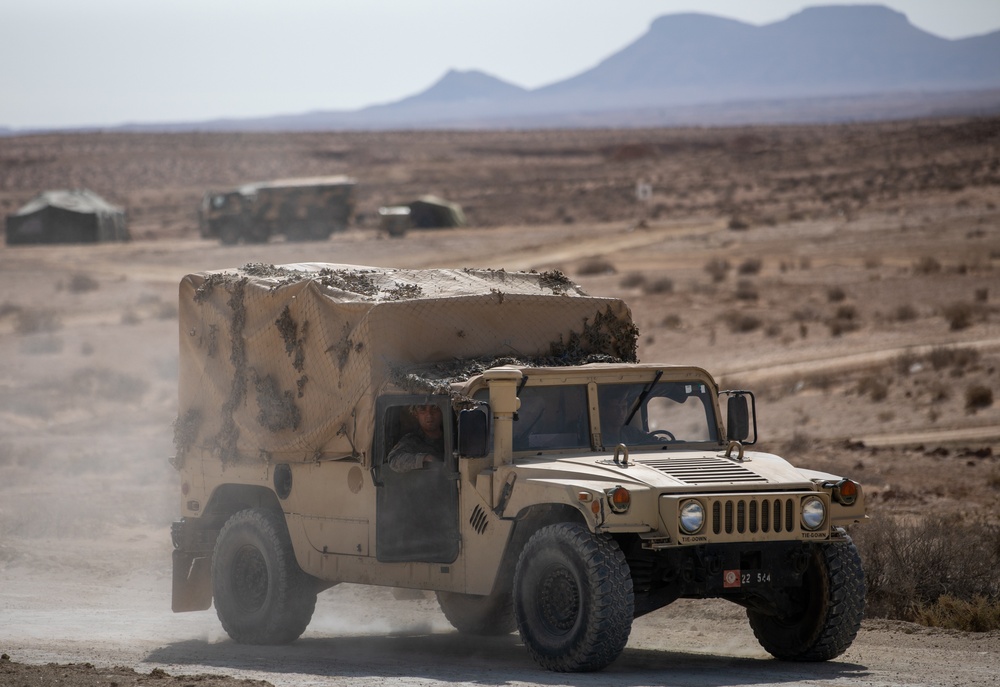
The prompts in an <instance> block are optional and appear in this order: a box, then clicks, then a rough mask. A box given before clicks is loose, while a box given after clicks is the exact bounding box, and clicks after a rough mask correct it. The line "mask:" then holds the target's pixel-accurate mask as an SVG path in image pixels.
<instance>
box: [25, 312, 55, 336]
mask: <svg viewBox="0 0 1000 687" xmlns="http://www.w3.org/2000/svg"><path fill="white" fill-rule="evenodd" d="M61 326H62V323H61V322H60V321H59V316H58V315H57V314H56V313H55V312H54V311H52V310H18V311H17V322H16V323H15V324H14V331H16V332H17V333H18V334H38V333H41V332H54V331H56V330H57V329H59V328H60V327H61Z"/></svg>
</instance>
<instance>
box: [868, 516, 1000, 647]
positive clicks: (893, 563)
mask: <svg viewBox="0 0 1000 687" xmlns="http://www.w3.org/2000/svg"><path fill="white" fill-rule="evenodd" d="M852 534H853V536H854V539H855V543H856V544H857V546H858V549H859V551H860V552H861V559H862V561H863V563H864V568H865V575H866V577H867V580H868V596H867V603H866V610H865V613H866V615H867V616H868V617H870V618H896V619H900V620H907V621H913V622H921V621H924V622H927V621H933V622H935V623H943V622H951V621H948V620H947V618H948V616H949V614H948V613H946V612H945V609H946V608H948V607H949V605H950V604H952V601H953V600H958V601H961V602H966V603H968V604H972V605H973V606H974V607H976V608H984V609H985V611H986V612H985V613H984V614H983V615H986V616H987V617H989V616H990V613H989V610H988V608H986V607H987V606H988V605H989V604H994V605H995V604H997V602H998V601H1000V576H998V575H997V574H996V570H997V569H998V566H1000V527H998V526H997V525H992V524H989V523H985V522H981V521H971V520H963V519H960V518H958V517H953V516H941V515H936V516H930V517H928V518H926V519H924V520H922V521H921V522H918V523H907V522H904V521H902V520H898V519H896V518H893V517H891V516H888V515H883V516H880V517H878V518H877V519H874V520H873V521H872V522H870V523H868V524H866V525H865V526H863V527H860V528H857V529H855V530H854V531H853V532H852ZM944 597H949V598H950V600H949V601H945V602H943V603H942V602H940V600H941V599H942V598H944ZM944 626H949V625H944ZM986 629H1000V624H998V625H993V626H992V627H989V628H986Z"/></svg>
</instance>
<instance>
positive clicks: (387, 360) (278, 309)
mask: <svg viewBox="0 0 1000 687" xmlns="http://www.w3.org/2000/svg"><path fill="white" fill-rule="evenodd" d="M179 317H180V382H179V387H180V388H179V409H178V418H177V422H176V425H175V444H176V447H177V455H176V456H175V459H174V462H175V465H177V467H180V465H181V464H183V462H184V460H185V456H186V455H188V454H189V453H192V452H200V453H202V454H203V455H202V457H207V456H206V455H204V454H206V453H207V454H209V455H211V456H213V457H215V458H216V459H218V460H220V461H222V462H223V463H236V462H240V463H243V462H256V461H270V460H280V461H281V462H300V461H311V460H324V459H326V460H330V459H334V460H336V459H342V458H355V459H358V460H361V461H363V462H365V463H366V464H367V462H368V461H367V454H368V452H369V450H370V446H371V440H372V428H373V427H374V426H375V422H374V404H375V399H376V397H377V396H378V395H379V394H381V393H384V392H385V391H386V390H388V389H390V388H396V389H398V390H399V391H405V392H414V391H418V390H423V391H429V390H430V389H431V388H432V387H433V384H432V383H431V382H429V381H427V382H426V383H425V384H423V385H422V384H421V382H422V381H424V380H425V378H424V377H420V376H414V375H413V374H412V372H413V371H414V370H418V369H426V368H427V365H428V364H429V363H455V362H456V361H471V360H480V361H483V366H485V367H489V366H490V365H491V364H494V363H497V361H499V362H502V361H503V360H504V359H505V358H515V359H518V360H520V361H527V362H529V363H530V362H531V361H532V360H540V361H544V364H546V365H553V364H556V365H558V364H576V363H579V362H582V361H586V360H587V359H593V358H594V357H595V356H596V357H598V358H600V357H602V356H603V357H605V358H606V359H608V360H615V361H623V362H635V352H636V337H637V330H636V328H635V326H634V325H633V324H632V320H631V312H630V311H629V309H628V306H627V305H625V303H624V302H623V301H621V300H619V299H614V298H598V297H593V296H589V295H587V294H586V293H584V291H583V290H582V289H581V288H580V287H579V286H577V285H575V284H573V283H572V282H571V281H570V280H569V279H567V278H566V277H565V276H564V275H563V274H562V273H560V272H547V273H537V272H505V271H503V270H485V269H426V270H404V269H389V268H381V267H363V266H356V265H336V264H326V263H298V264H289V265H278V266H275V265H264V264H256V263H252V264H248V265H245V266H244V267H242V268H239V269H232V270H221V271H213V272H203V273H198V274H191V275H188V276H186V277H185V278H184V279H183V280H182V281H181V284H180V295H179Z"/></svg>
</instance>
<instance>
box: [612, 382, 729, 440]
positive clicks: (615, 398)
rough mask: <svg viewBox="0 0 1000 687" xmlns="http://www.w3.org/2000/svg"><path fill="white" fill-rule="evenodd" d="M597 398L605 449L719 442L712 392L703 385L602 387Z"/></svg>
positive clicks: (683, 383)
mask: <svg viewBox="0 0 1000 687" xmlns="http://www.w3.org/2000/svg"><path fill="white" fill-rule="evenodd" d="M597 397H598V406H599V408H600V414H601V443H602V444H604V446H615V445H617V444H619V443H623V444H627V445H646V444H665V443H672V442H704V441H713V442H714V441H717V439H718V436H717V431H716V425H715V415H714V411H713V408H714V406H713V405H712V395H711V390H710V389H709V388H708V387H707V386H706V385H705V384H704V383H702V382H696V381H692V382H687V381H681V382H660V383H657V384H654V385H652V386H650V385H649V384H603V385H601V386H599V387H598V389H597ZM626 422H627V424H626Z"/></svg>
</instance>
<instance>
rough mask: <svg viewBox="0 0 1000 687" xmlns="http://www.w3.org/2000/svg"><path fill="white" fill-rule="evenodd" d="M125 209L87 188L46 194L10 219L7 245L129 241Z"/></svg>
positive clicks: (38, 197) (8, 218) (35, 199)
mask: <svg viewBox="0 0 1000 687" xmlns="http://www.w3.org/2000/svg"><path fill="white" fill-rule="evenodd" d="M128 240H129V233H128V226H127V224H126V221H125V210H124V209H122V208H120V207H118V206H117V205H112V204H111V203H109V202H107V201H106V200H104V199H103V198H101V197H100V196H99V195H97V194H96V193H94V192H93V191H88V190H87V189H74V190H60V191H45V192H43V193H40V194H39V195H37V196H36V197H35V198H33V199H32V200H31V201H30V202H29V203H28V204H27V205H25V206H24V207H22V208H21V209H20V210H18V211H17V212H16V213H15V214H13V215H8V216H7V245H8V246H14V245H20V244H29V243H98V242H104V241H128Z"/></svg>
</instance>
